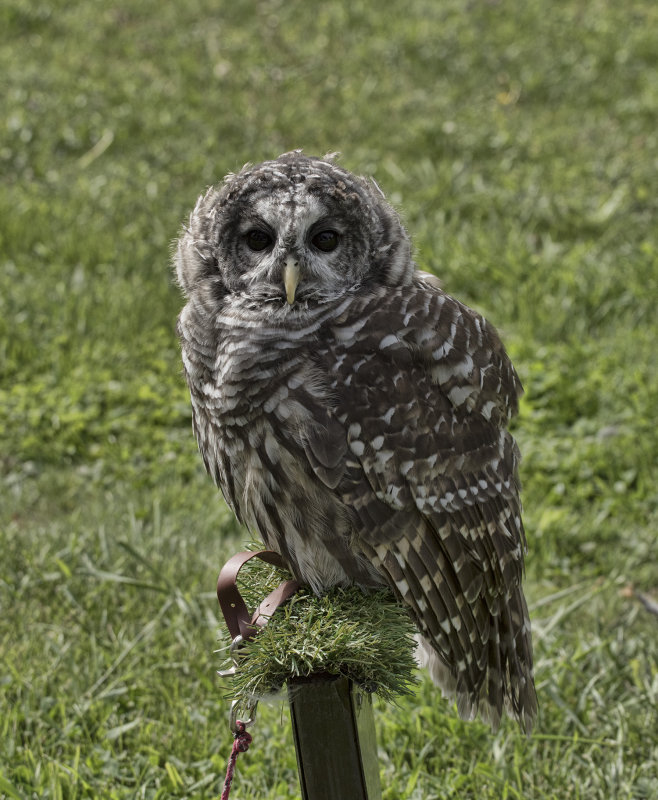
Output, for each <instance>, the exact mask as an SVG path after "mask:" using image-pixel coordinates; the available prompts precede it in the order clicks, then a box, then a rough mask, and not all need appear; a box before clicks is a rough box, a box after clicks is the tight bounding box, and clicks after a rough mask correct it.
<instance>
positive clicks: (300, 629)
mask: <svg viewBox="0 0 658 800" xmlns="http://www.w3.org/2000/svg"><path fill="white" fill-rule="evenodd" d="M288 578H290V575H289V574H288V573H286V572H285V571H283V570H281V569H278V568H276V567H273V566H271V565H269V564H266V563H265V562H263V561H260V560H259V559H253V560H252V561H249V562H248V563H247V564H245V566H244V567H243V569H242V570H241V571H240V575H239V577H238V588H239V589H240V593H241V594H242V597H243V598H244V600H245V603H246V604H247V607H248V608H249V609H250V610H253V609H255V608H256V607H257V606H258V604H259V603H260V602H261V600H262V599H263V598H264V597H266V596H267V595H268V594H269V593H270V592H271V591H272V590H273V589H275V588H276V587H277V586H278V585H279V583H281V581H284V580H286V579H288ZM414 632H415V630H414V627H413V624H412V622H411V620H410V619H409V617H408V615H407V612H406V611H405V609H404V608H403V607H402V606H401V605H400V604H399V603H398V602H397V601H396V599H395V597H394V596H393V594H392V593H391V592H390V591H388V590H387V589H381V590H376V591H369V592H365V591H364V590H363V589H360V588H358V587H347V588H344V587H336V588H334V589H331V590H330V591H328V592H327V593H326V594H324V595H322V597H317V596H316V595H314V594H313V593H312V592H311V590H310V589H308V588H307V587H301V588H300V589H299V590H298V591H297V593H296V594H295V595H294V596H293V597H292V598H291V599H290V600H289V601H288V602H287V603H285V604H284V605H283V606H281V607H280V608H279V609H278V610H277V611H276V612H275V613H274V614H273V615H272V617H271V618H270V620H269V622H268V624H267V625H266V626H265V627H264V628H262V629H261V630H260V632H259V633H258V634H256V636H255V637H254V639H253V640H252V641H250V642H249V643H247V644H245V645H243V646H242V647H241V648H240V649H239V650H237V652H235V653H234V654H233V655H235V656H236V658H237V669H236V671H235V673H234V674H233V675H232V676H230V677H229V678H227V680H228V681H229V684H228V686H227V696H229V697H231V698H233V699H236V700H238V701H240V703H244V704H245V705H246V704H249V703H250V702H253V700H254V699H258V698H261V697H263V696H265V695H268V694H272V693H274V692H277V691H279V690H280V689H281V688H282V686H283V685H284V684H285V683H286V681H288V679H290V678H295V677H300V676H301V677H304V676H307V675H312V674H314V673H318V672H323V673H330V674H334V675H344V676H346V677H347V678H350V679H351V680H352V681H354V682H355V683H356V684H358V685H359V686H361V687H363V688H364V689H365V690H367V691H371V692H377V694H379V696H380V697H382V698H383V699H384V700H389V701H390V700H393V699H394V698H395V697H397V696H400V695H404V694H411V692H412V686H413V684H414V682H415V678H414V669H415V666H416V662H415V660H414V655H413V653H414V648H415V642H414V638H413V637H414ZM226 654H227V658H228V659H229V660H231V655H230V654H229V650H228V647H227V648H226Z"/></svg>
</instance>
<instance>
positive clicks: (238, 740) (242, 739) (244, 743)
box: [220, 719, 251, 800]
mask: <svg viewBox="0 0 658 800" xmlns="http://www.w3.org/2000/svg"><path fill="white" fill-rule="evenodd" d="M235 727H236V728H237V732H236V734H235V740H234V741H233V748H232V750H231V755H230V756H229V759H228V767H227V768H226V778H225V779H224V790H223V791H222V796H221V799H220V800H228V796H229V794H230V793H231V783H233V773H234V772H235V762H236V761H237V760H238V753H246V752H247V750H248V749H249V745H250V744H251V734H250V733H249V732H248V731H247V729H246V728H245V724H244V722H243V721H242V720H241V719H239V720H237V721H236V723H235Z"/></svg>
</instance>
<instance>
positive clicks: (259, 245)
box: [244, 228, 272, 252]
mask: <svg viewBox="0 0 658 800" xmlns="http://www.w3.org/2000/svg"><path fill="white" fill-rule="evenodd" d="M244 238H245V241H246V242H247V247H248V248H249V249H250V250H255V251H256V252H259V251H260V250H265V248H266V247H269V246H270V245H271V244H272V237H271V236H270V234H269V233H267V232H266V231H263V230H261V229H260V228H254V229H253V230H250V231H247V233H246V235H245V237H244Z"/></svg>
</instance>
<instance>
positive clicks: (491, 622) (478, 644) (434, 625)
mask: <svg viewBox="0 0 658 800" xmlns="http://www.w3.org/2000/svg"><path fill="white" fill-rule="evenodd" d="M184 314H185V312H184ZM286 319H287V320H288V322H289V323H290V324H285V321H284V324H279V323H278V322H277V320H276V315H273V314H269V315H268V316H265V317H263V318H261V319H258V318H257V316H256V315H251V316H250V315H249V314H244V312H243V313H241V314H232V313H230V312H229V311H227V310H226V309H225V310H223V311H220V313H219V314H218V316H217V317H216V318H215V319H214V320H212V328H213V333H214V338H212V340H211V341H209V338H208V327H209V325H208V322H209V321H208V320H203V321H200V320H197V321H195V320H194V314H193V312H192V311H190V312H189V313H188V316H187V317H185V316H184V315H182V316H181V323H180V332H181V339H182V343H183V353H184V361H185V368H186V373H187V378H188V382H189V384H190V390H191V394H192V402H193V409H194V425H195V432H196V435H197V438H198V441H199V446H200V449H201V452H202V454H203V457H204V460H205V464H206V467H207V468H208V470H209V472H210V473H211V475H212V476H213V478H214V480H215V481H216V483H217V484H218V485H219V486H220V487H221V489H222V491H223V493H224V495H225V497H226V499H227V501H228V502H229V504H230V505H231V507H232V508H233V510H234V511H235V512H236V514H237V516H238V518H239V519H241V520H242V521H243V522H244V523H245V524H247V525H248V526H249V527H251V528H252V529H256V530H258V531H259V532H260V534H261V535H262V536H263V538H264V539H265V541H266V542H267V543H268V544H269V545H270V546H274V547H276V548H277V549H279V550H280V551H281V552H282V553H283V554H284V555H285V556H286V557H288V559H289V561H290V563H291V566H292V567H293V569H294V570H295V571H296V572H297V573H298V575H299V576H300V577H301V578H302V579H304V580H306V581H307V582H309V583H310V584H311V585H312V586H313V587H314V588H315V589H316V590H321V589H322V588H324V587H326V586H327V585H330V584H331V583H334V582H339V581H341V580H345V579H348V580H356V581H357V582H361V583H363V584H372V583H376V582H377V581H382V580H383V581H385V582H386V583H388V584H389V585H390V586H391V587H392V588H393V589H394V591H395V592H396V593H397V594H398V595H399V596H400V598H401V599H402V600H403V601H404V602H405V603H406V604H407V606H408V607H409V609H410V612H411V614H412V616H413V617H414V619H415V621H416V623H417V624H418V626H419V628H420V630H421V631H422V633H423V636H424V638H425V640H426V641H427V642H429V643H430V645H431V646H430V647H429V651H430V652H429V656H428V660H429V662H430V663H429V666H430V669H431V671H432V673H433V676H434V677H435V679H437V680H438V682H439V683H440V684H441V685H442V686H443V688H444V690H445V691H446V692H447V693H448V694H452V695H454V696H456V697H457V701H458V705H459V710H460V713H461V714H462V716H465V717H469V716H473V715H474V714H475V712H476V711H477V710H478V709H479V710H480V712H481V713H483V715H484V716H487V717H488V718H490V719H491V721H492V723H493V724H494V725H495V724H497V722H498V721H499V719H500V715H501V709H502V707H503V706H506V707H507V708H508V710H509V711H510V712H511V713H512V714H513V715H514V716H515V717H516V718H517V719H519V721H520V722H521V724H522V726H524V727H525V728H527V729H529V727H530V726H531V723H532V718H533V717H534V715H535V713H536V697H535V694H534V688H533V685H532V652H531V642H530V630H529V620H528V614H527V608H526V605H525V600H524V598H523V594H522V592H521V589H520V584H521V577H522V572H523V553H524V550H525V536H524V532H523V525H522V522H521V511H520V501H519V485H518V477H517V467H518V460H519V455H518V450H517V447H516V444H515V442H514V440H513V438H512V437H511V435H510V434H509V433H508V432H507V430H506V424H507V422H508V420H509V419H510V417H511V416H512V415H513V414H514V413H516V410H517V408H518V398H519V396H520V394H521V386H520V382H519V380H518V378H517V376H516V373H515V371H514V369H513V367H512V365H511V362H510V361H509V359H508V357H507V355H506V353H505V351H504V348H503V346H502V344H501V342H500V340H499V338H498V335H497V334H496V332H495V330H494V329H493V328H492V327H491V326H490V325H488V323H486V321H485V320H484V319H483V318H482V317H480V316H479V315H477V314H476V313H475V312H473V311H471V310H470V309H468V308H467V307H466V306H464V305H462V304H461V303H459V302H457V301H456V300H454V299H452V298H451V297H449V296H448V295H446V294H445V293H443V292H442V291H441V290H440V289H438V288H437V287H436V286H435V285H434V283H433V282H432V280H431V279H430V278H429V277H428V276H427V277H426V276H424V275H423V274H422V273H416V276H415V277H414V280H413V282H412V283H411V284H410V285H406V286H400V287H397V288H389V287H386V288H384V287H377V288H373V289H372V290H370V291H366V289H365V288H364V289H362V290H361V292H360V293H355V294H354V295H352V296H346V297H345V298H344V299H343V300H341V301H339V302H336V303H334V304H326V305H325V306H320V307H318V308H317V310H316V311H315V312H314V313H312V312H310V311H309V312H308V313H307V314H305V315H300V316H299V317H298V318H296V317H294V316H292V315H290V314H289V315H288V316H287V318H286ZM293 320H295V321H294V322H293Z"/></svg>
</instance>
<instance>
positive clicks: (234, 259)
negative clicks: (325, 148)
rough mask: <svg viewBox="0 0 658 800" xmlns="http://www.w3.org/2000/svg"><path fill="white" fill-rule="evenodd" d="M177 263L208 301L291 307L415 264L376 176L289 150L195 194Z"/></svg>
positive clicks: (399, 274) (407, 272)
mask: <svg viewBox="0 0 658 800" xmlns="http://www.w3.org/2000/svg"><path fill="white" fill-rule="evenodd" d="M176 269H177V274H178V280H179V283H180V284H181V286H182V287H183V289H184V291H185V293H186V294H188V295H190V294H192V293H193V292H195V291H198V290H202V289H205V290H206V294H207V293H208V292H210V294H211V295H212V297H213V298H214V299H215V300H216V301H221V300H223V299H225V298H227V296H230V297H231V298H233V299H239V300H240V302H242V303H247V304H249V305H250V306H253V305H259V304H267V307H268V309H270V310H280V312H281V313H282V314H291V313H303V311H304V310H305V309H308V308H309V307H312V306H313V305H317V304H318V303H324V302H327V301H330V300H333V299H336V298H339V297H341V296H342V295H344V294H346V293H348V292H352V291H355V290H357V289H358V287H359V286H361V285H363V284H369V283H377V282H379V283H383V284H387V285H397V284H400V283H404V282H405V281H406V280H408V279H410V277H411V272H412V271H413V264H412V262H411V258H410V254H409V243H408V239H407V236H406V233H405V232H404V229H403V228H402V225H401V223H400V220H399V218H398V216H397V214H396V213H395V212H394V211H393V209H392V208H391V207H390V206H389V205H388V204H387V203H386V201H385V200H384V198H383V195H382V194H381V192H380V191H379V189H378V188H377V186H376V185H375V184H373V183H370V182H368V181H365V180H364V179H362V178H358V177H356V176H354V175H352V174H351V173H349V172H347V171H346V170H343V169H340V168H339V167H338V166H336V165H335V164H334V163H332V162H331V161H327V160H322V159H317V158H308V157H306V156H303V155H301V153H299V152H297V151H295V152H293V153H286V154H284V155H283V156H280V157H279V158H278V159H276V160H275V161H266V162H264V163H263V164H260V165H258V166H256V167H252V168H245V169H243V170H242V171H241V172H239V173H238V174H237V175H229V176H228V177H227V178H226V181H225V185H224V186H223V187H222V188H221V189H218V190H217V189H211V190H209V191H208V193H207V194H206V195H205V196H204V197H202V198H200V200H199V202H198V203H197V206H196V208H195V210H194V212H193V214H192V217H191V219H190V227H189V229H188V230H187V231H186V232H185V234H184V235H183V236H182V237H181V240H180V241H179V244H178V251H177V255H176ZM208 299H210V298H208Z"/></svg>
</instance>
